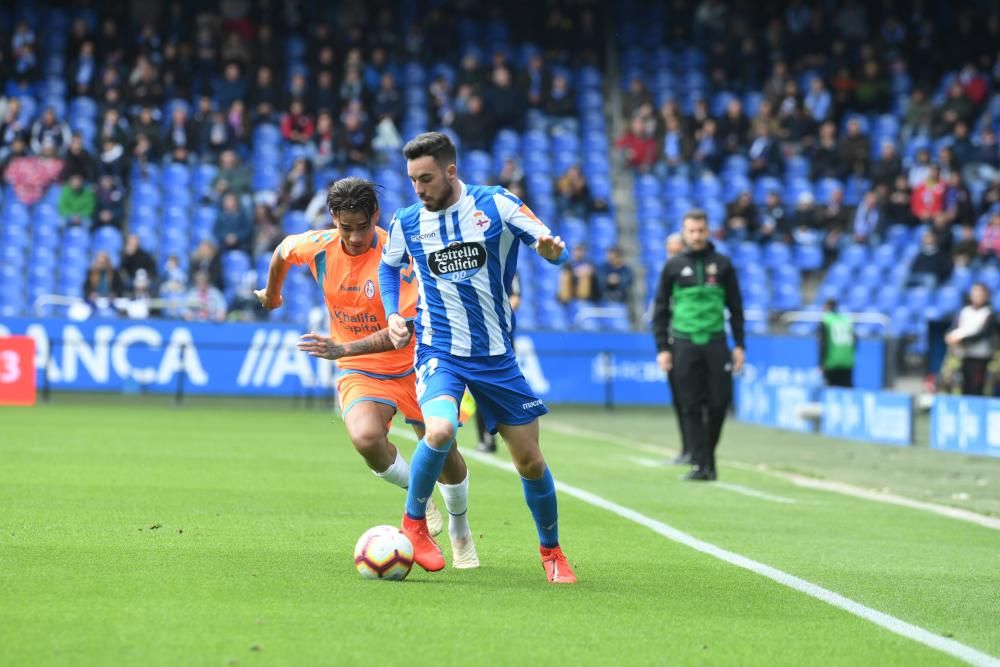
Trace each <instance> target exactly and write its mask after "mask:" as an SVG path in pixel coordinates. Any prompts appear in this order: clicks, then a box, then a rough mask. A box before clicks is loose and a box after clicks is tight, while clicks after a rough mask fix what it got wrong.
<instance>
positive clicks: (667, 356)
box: [656, 350, 674, 373]
mask: <svg viewBox="0 0 1000 667" xmlns="http://www.w3.org/2000/svg"><path fill="white" fill-rule="evenodd" d="M656 363H657V365H659V367H660V370H661V371H663V372H664V373H669V372H670V369H672V368H673V367H674V355H673V354H671V353H670V352H667V351H666V350H664V351H663V352H660V353H659V354H657V355H656Z"/></svg>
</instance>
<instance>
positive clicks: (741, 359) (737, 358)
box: [733, 347, 747, 375]
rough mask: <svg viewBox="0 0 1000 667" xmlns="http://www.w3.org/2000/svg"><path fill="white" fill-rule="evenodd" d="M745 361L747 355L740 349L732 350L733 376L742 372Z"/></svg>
mask: <svg viewBox="0 0 1000 667" xmlns="http://www.w3.org/2000/svg"><path fill="white" fill-rule="evenodd" d="M746 361H747V353H746V352H745V351H744V350H743V348H742V347H734V348H733V375H739V374H740V373H742V372H743V365H744V364H745V363H746Z"/></svg>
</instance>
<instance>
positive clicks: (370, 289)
mask: <svg viewBox="0 0 1000 667" xmlns="http://www.w3.org/2000/svg"><path fill="white" fill-rule="evenodd" d="M365 296H366V297H368V298H369V299H374V298H375V282H374V281H372V280H368V281H367V282H365Z"/></svg>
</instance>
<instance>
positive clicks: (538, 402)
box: [521, 398, 542, 410]
mask: <svg viewBox="0 0 1000 667" xmlns="http://www.w3.org/2000/svg"><path fill="white" fill-rule="evenodd" d="M541 404H542V399H540V398H539V399H537V400H534V401H531V402H530V403H525V404H524V405H522V406H521V409H522V410H530V409H531V408H537V407H538V406H540V405H541Z"/></svg>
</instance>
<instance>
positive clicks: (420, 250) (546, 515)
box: [379, 132, 576, 583]
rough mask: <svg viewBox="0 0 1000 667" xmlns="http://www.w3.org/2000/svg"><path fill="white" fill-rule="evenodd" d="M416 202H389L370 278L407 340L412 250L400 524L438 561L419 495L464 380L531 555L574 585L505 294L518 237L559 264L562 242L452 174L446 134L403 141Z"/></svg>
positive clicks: (424, 563) (525, 211) (497, 194)
mask: <svg viewBox="0 0 1000 667" xmlns="http://www.w3.org/2000/svg"><path fill="white" fill-rule="evenodd" d="M403 154H404V155H405V157H406V160H407V163H406V165H407V167H406V168H407V173H408V174H409V177H410V181H411V182H412V183H413V189H414V190H415V191H416V193H417V196H419V197H420V201H421V204H414V205H413V206H410V207H408V208H404V209H400V210H399V211H397V212H396V215H395V217H394V218H393V220H392V223H391V224H390V226H389V240H388V241H387V242H386V244H385V246H384V248H383V253H382V264H381V266H380V267H379V287H380V291H381V294H382V302H383V305H384V307H385V312H386V315H387V317H388V325H389V331H390V334H391V336H392V339H393V342H394V343H395V344H397V345H403V344H405V342H406V341H407V340H408V338H409V330H408V326H409V325H408V323H407V322H406V320H405V319H404V318H403V317H402V316H401V315H400V314H399V303H398V294H399V284H400V283H399V281H400V269H401V268H402V267H404V266H406V264H407V263H408V262H409V260H410V258H412V259H413V265H414V267H415V268H416V272H417V275H418V276H419V290H418V291H419V296H420V299H419V303H418V305H417V318H416V321H415V323H414V328H415V335H416V337H417V353H416V371H417V398H418V400H419V401H420V408H421V411H422V413H423V417H424V423H425V425H426V429H427V431H426V435H425V436H424V438H423V439H422V440H421V441H420V443H419V444H418V445H417V450H416V452H415V453H414V455H413V459H412V462H411V465H410V486H409V490H408V492H407V497H406V512H405V513H404V515H403V532H404V533H406V535H407V536H408V537H409V538H410V541H411V542H413V546H414V557H415V560H416V562H417V564H419V565H420V566H421V567H423V568H424V569H425V570H429V571H436V570H440V569H441V568H443V567H444V557H443V556H442V554H441V550H440V549H439V548H438V546H437V544H436V543H435V542H434V540H433V538H431V536H430V534H429V533H428V532H427V528H426V522H425V519H424V515H425V509H424V508H425V506H426V503H427V499H428V498H429V497H430V495H431V490H432V489H433V487H434V482H435V480H436V479H437V478H438V476H439V475H440V472H441V467H442V466H443V465H444V461H445V457H446V456H447V453H448V450H449V448H450V447H451V446H452V443H453V442H454V440H455V435H456V432H457V430H458V410H459V403H460V401H461V399H462V395H463V394H464V392H465V388H466V387H468V388H469V391H470V392H471V393H472V395H473V397H474V398H475V399H476V404H477V406H478V409H479V410H482V411H483V416H484V418H485V421H486V427H487V428H488V429H489V430H490V432H492V433H495V432H497V431H499V432H500V434H501V435H503V438H504V441H505V442H506V443H507V446H508V448H509V450H510V454H511V459H512V460H513V462H514V465H515V467H516V468H517V470H518V472H519V473H520V474H521V480H522V485H523V488H524V497H525V500H526V501H527V503H528V507H529V508H530V510H531V514H532V517H533V518H534V520H535V526H536V528H537V529H538V537H539V542H540V552H541V554H542V565H543V567H544V568H545V573H546V576H547V577H548V579H549V581H551V582H553V583H575V582H576V576H575V575H574V574H573V570H572V569H571V568H570V566H569V563H568V562H567V561H566V557H565V555H563V552H562V549H561V548H560V546H559V528H558V510H557V506H556V489H555V482H554V481H553V479H552V473H551V471H550V470H549V468H548V466H547V465H546V463H545V459H544V458H543V457H542V452H541V449H540V448H539V445H538V417H539V416H541V415H543V414H545V413H547V412H548V409H547V408H546V407H545V404H544V403H543V402H542V400H541V399H539V398H538V397H537V396H535V394H534V393H533V392H532V390H531V388H530V387H529V386H528V383H527V382H526V381H525V379H524V376H523V375H522V374H521V371H520V369H519V368H518V365H517V360H516V359H515V357H514V349H513V343H512V340H511V330H512V328H513V314H512V312H511V308H510V301H509V295H510V291H511V282H512V281H513V279H514V271H515V270H516V268H517V253H518V248H519V247H520V245H521V244H524V245H527V246H529V247H530V248H533V249H534V250H535V251H536V252H538V254H539V255H541V256H542V257H543V258H545V259H546V260H547V261H549V262H551V263H552V264H562V263H563V262H565V261H566V259H567V257H568V253H567V251H566V244H565V243H563V242H562V240H561V239H560V238H559V237H558V236H555V237H553V235H552V232H551V231H550V230H549V229H548V228H547V227H546V226H545V225H544V224H542V223H541V221H539V220H538V218H537V217H535V215H534V213H532V212H531V210H530V209H529V208H528V207H527V206H525V205H524V203H523V202H521V200H520V199H518V198H517V197H515V196H514V195H512V194H511V193H510V192H508V191H507V190H505V189H504V188H501V187H498V186H483V185H467V184H465V183H463V182H462V181H460V180H459V178H458V170H457V152H456V150H455V145H454V144H453V143H452V141H451V139H449V138H448V136H447V135H445V134H442V133H440V132H427V133H424V134H421V135H419V136H418V137H416V138H414V139H413V140H412V141H410V142H409V143H407V144H406V146H405V147H404V148H403Z"/></svg>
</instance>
